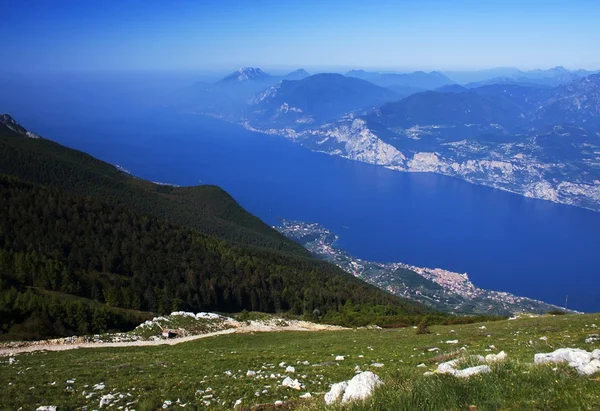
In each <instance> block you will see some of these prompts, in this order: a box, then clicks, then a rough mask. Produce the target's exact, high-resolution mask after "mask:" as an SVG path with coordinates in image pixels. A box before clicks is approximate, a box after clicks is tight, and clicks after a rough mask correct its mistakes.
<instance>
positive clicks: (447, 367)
mask: <svg viewBox="0 0 600 411" xmlns="http://www.w3.org/2000/svg"><path fill="white" fill-rule="evenodd" d="M472 358H473V359H475V360H477V361H479V362H484V361H485V358H483V356H481V355H474V356H472ZM459 363H460V360H458V359H456V360H451V361H447V362H443V363H441V364H440V365H438V367H437V369H436V371H435V372H436V373H438V374H450V375H453V376H455V377H457V378H469V377H472V376H473V375H477V374H485V373H488V372H491V371H492V369H491V368H490V367H489V366H488V365H478V366H475V367H469V368H465V369H463V370H457V369H456V367H457V366H458V365H459Z"/></svg>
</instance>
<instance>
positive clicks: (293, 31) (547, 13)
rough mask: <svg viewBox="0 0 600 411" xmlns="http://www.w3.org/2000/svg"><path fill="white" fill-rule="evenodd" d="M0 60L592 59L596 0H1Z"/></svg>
mask: <svg viewBox="0 0 600 411" xmlns="http://www.w3.org/2000/svg"><path fill="white" fill-rule="evenodd" d="M0 38H1V39H2V57H3V58H2V63H1V64H0V70H2V69H3V70H8V71H37V70H61V71H62V70H69V71H70V70H99V71H104V70H132V69H133V70H137V69H150V70H155V69H169V70H170V69H232V68H236V67H240V66H258V67H263V68H267V69H269V68H270V69H273V70H276V69H278V68H279V69H281V70H284V69H288V68H289V69H292V68H298V67H304V68H306V69H311V68H313V69H316V68H335V67H339V68H351V67H356V68H358V67H362V68H379V69H389V70H410V69H426V70H430V69H440V70H452V69H477V68H488V67H494V66H516V67H519V68H524V69H528V68H536V67H541V68H549V67H552V66H556V65H563V66H565V67H567V68H588V69H599V68H600V53H598V49H599V48H600V1H599V0H561V1H559V0H518V1H517V0H477V1H474V0H456V1H453V0H429V1H428V0H395V1H355V0H332V1H327V0H320V1H312V0H304V1H295V0H278V1H271V0H245V1H234V0H218V1H212V0H195V1H184V0H162V1H154V0H117V1H112V0H102V1H94V0H76V1H62V0H39V1H35V0H27V1H25V0H3V1H2V16H1V18H0Z"/></svg>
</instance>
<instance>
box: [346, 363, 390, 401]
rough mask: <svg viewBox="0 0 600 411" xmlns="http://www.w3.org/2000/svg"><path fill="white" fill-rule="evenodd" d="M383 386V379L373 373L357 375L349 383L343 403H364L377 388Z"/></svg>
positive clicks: (367, 372) (366, 372)
mask: <svg viewBox="0 0 600 411" xmlns="http://www.w3.org/2000/svg"><path fill="white" fill-rule="evenodd" d="M381 384H383V382H382V381H381V379H380V378H379V377H378V376H377V375H376V374H374V373H372V372H371V371H365V372H362V373H360V374H358V375H355V376H354V378H352V379H351V380H350V381H349V382H348V386H347V387H346V390H345V391H344V396H343V397H342V403H346V402H350V401H362V400H365V399H367V398H369V397H370V396H371V395H373V390H375V387H377V386H379V385H381Z"/></svg>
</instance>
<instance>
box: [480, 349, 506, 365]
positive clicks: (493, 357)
mask: <svg viewBox="0 0 600 411" xmlns="http://www.w3.org/2000/svg"><path fill="white" fill-rule="evenodd" d="M506 357H508V356H507V355H506V353H505V352H504V351H500V352H499V353H498V354H488V355H486V356H485V362H487V363H488V364H490V363H494V362H498V361H504V360H505V359H506Z"/></svg>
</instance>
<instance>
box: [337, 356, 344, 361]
mask: <svg viewBox="0 0 600 411" xmlns="http://www.w3.org/2000/svg"><path fill="white" fill-rule="evenodd" d="M335 360H336V361H344V356H343V355H338V356H337V357H335Z"/></svg>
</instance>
